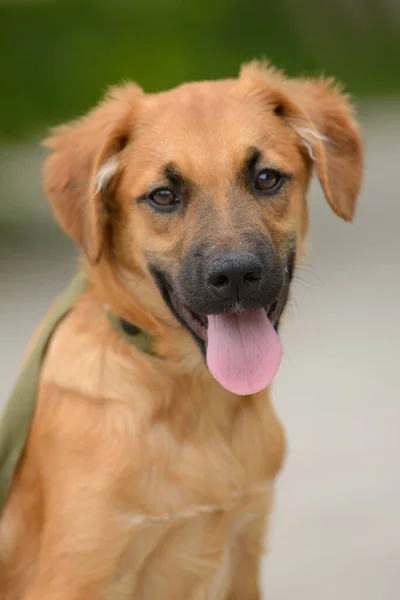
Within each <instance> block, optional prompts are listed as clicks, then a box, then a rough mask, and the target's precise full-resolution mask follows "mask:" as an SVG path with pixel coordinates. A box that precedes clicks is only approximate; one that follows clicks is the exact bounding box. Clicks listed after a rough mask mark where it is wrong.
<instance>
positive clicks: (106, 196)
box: [44, 84, 142, 263]
mask: <svg viewBox="0 0 400 600" xmlns="http://www.w3.org/2000/svg"><path fill="white" fill-rule="evenodd" d="M141 94H142V91H141V90H140V88H138V87H136V86H135V85H133V84H129V85H126V86H122V87H120V88H114V89H112V90H111V91H110V92H109V94H108V95H107V97H106V99H105V100H104V101H103V102H102V103H101V104H100V105H99V106H97V107H96V108H95V109H93V110H92V111H91V112H89V113H88V114H87V115H86V116H84V117H82V118H81V119H78V120H76V121H73V122H72V123H69V124H67V125H63V126H61V127H59V128H57V129H55V130H54V132H53V134H52V136H51V137H50V138H48V139H47V140H45V141H44V145H45V146H47V147H49V148H51V149H52V153H51V154H50V156H49V157H48V159H47V160H46V162H45V167H44V188H45V191H46V193H47V195H48V196H49V199H50V201H51V204H52V207H53V211H54V214H55V216H56V218H57V220H58V221H59V223H60V224H61V226H62V227H63V228H64V229H65V231H66V232H67V233H68V234H69V235H70V236H71V237H72V239H73V240H74V241H75V242H77V243H78V244H79V245H80V246H81V247H82V248H83V249H84V251H85V253H86V256H87V257H88V259H89V261H90V262H92V263H96V262H97V261H98V260H99V258H100V255H101V250H102V246H103V241H104V234H105V225H106V220H107V203H108V202H109V201H110V196H111V195H112V192H113V190H114V189H115V182H116V178H117V177H118V174H119V172H120V169H121V153H122V151H123V149H124V147H125V146H126V145H127V143H128V142H129V136H130V134H131V132H132V128H133V123H134V119H135V115H136V113H137V109H138V104H139V101H140V96H141Z"/></svg>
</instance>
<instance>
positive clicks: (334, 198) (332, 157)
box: [284, 79, 364, 221]
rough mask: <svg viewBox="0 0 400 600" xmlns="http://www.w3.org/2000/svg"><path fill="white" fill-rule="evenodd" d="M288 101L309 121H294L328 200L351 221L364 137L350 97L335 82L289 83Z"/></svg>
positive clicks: (337, 211) (293, 124) (358, 186)
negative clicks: (362, 137)
mask: <svg viewBox="0 0 400 600" xmlns="http://www.w3.org/2000/svg"><path fill="white" fill-rule="evenodd" d="M284 88H285V91H286V93H287V95H288V97H289V98H290V99H291V101H293V102H294V103H295V104H296V105H297V106H299V107H300V109H301V111H302V112H303V113H304V114H305V119H306V121H308V124H307V122H306V121H303V123H301V119H300V121H297V122H296V120H294V121H293V122H292V126H293V128H294V129H295V130H296V131H297V133H298V134H299V135H300V137H301V138H302V139H303V141H304V143H305V144H306V145H307V147H308V150H309V152H310V154H311V156H312V158H313V159H315V162H316V170H317V174H318V178H319V180H320V183H321V186H322V189H323V191H324V194H325V197H326V199H327V200H328V202H329V204H330V205H331V207H332V209H333V210H334V211H335V213H336V214H337V215H339V216H340V217H342V218H343V219H344V220H345V221H351V220H352V218H353V215H354V211H355V205H356V200H357V196H358V194H359V191H360V188H361V183H362V174H363V162H364V160H363V147H362V140H361V135H360V132H359V128H358V125H357V122H356V120H355V116H354V112H353V109H352V106H351V104H350V102H349V99H348V96H346V95H344V94H343V93H341V90H340V88H339V86H338V85H337V84H335V82H334V81H333V80H332V79H327V80H322V79H321V80H307V79H304V80H302V79H298V80H296V79H294V80H286V82H285V83H284Z"/></svg>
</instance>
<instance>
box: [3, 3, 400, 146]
mask: <svg viewBox="0 0 400 600" xmlns="http://www.w3.org/2000/svg"><path fill="white" fill-rule="evenodd" d="M399 16H400V3H399V2H398V0H336V1H335V2H333V1H324V0H302V1H299V0H279V1H274V2H273V1H269V0H248V1H243V0H214V1H213V2H207V1H204V0H189V1H186V2H184V1H183V0H73V1H70V2H63V1H61V0H60V1H50V0H48V1H42V2H35V1H30V2H23V1H14V2H10V1H9V2H4V1H3V2H0V56H1V64H0V89H1V94H0V132H1V136H2V137H3V139H7V140H15V139H22V138H27V137H29V136H30V135H32V134H36V133H40V132H41V131H42V129H43V128H45V127H46V126H47V125H49V124H50V123H55V122H58V121H61V120H64V119H68V118H70V117H73V116H74V115H76V114H79V113H81V112H83V111H85V110H86V109H87V108H88V107H89V106H90V105H92V104H93V103H94V102H96V100H97V99H98V97H99V95H100V93H101V92H102V90H104V88H105V87H106V86H107V85H109V84H111V83H118V82H120V81H122V80H124V79H134V80H137V81H138V82H139V83H140V84H141V85H142V86H144V88H145V89H146V90H148V91H157V90H160V89H163V88H166V87H170V86H173V85H176V84H178V83H180V82H182V81H187V80H192V79H203V78H217V77H227V76H231V75H235V74H236V73H237V71H238V65H239V64H240V63H241V62H242V61H245V60H248V59H251V58H253V57H259V56H263V55H267V56H268V57H270V58H271V60H272V61H273V62H274V63H275V64H276V65H278V66H280V67H284V68H285V69H287V71H288V73H290V74H292V75H294V74H296V73H301V72H304V71H305V72H308V73H320V72H323V71H325V72H326V73H329V74H334V75H336V76H337V77H339V78H340V79H342V80H343V81H344V82H345V83H346V84H347V86H348V88H349V89H350V90H351V92H352V93H354V94H356V95H358V96H365V95H368V96H371V95H387V94H395V93H398V92H400V77H399V65H400V42H399V37H400V27H399V18H398V17H399Z"/></svg>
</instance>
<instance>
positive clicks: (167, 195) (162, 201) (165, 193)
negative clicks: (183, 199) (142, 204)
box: [149, 188, 179, 210]
mask: <svg viewBox="0 0 400 600" xmlns="http://www.w3.org/2000/svg"><path fill="white" fill-rule="evenodd" d="M149 198H150V203H151V204H152V205H153V206H154V208H157V209H162V210H163V209H164V210H165V209H167V210H168V209H171V208H173V207H175V206H177V205H178V204H179V199H178V197H177V196H176V194H174V192H172V191H171V190H170V189H168V188H159V189H158V190H155V191H154V192H152V193H151V194H150V195H149Z"/></svg>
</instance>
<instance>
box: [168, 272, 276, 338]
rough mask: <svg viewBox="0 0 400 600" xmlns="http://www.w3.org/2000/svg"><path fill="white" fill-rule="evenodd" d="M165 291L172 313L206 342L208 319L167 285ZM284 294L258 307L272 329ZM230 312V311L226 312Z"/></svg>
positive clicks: (238, 311)
mask: <svg viewBox="0 0 400 600" xmlns="http://www.w3.org/2000/svg"><path fill="white" fill-rule="evenodd" d="M165 291H166V293H167V295H168V297H169V300H170V303H171V305H172V307H173V309H174V311H175V312H176V313H177V314H178V316H179V317H180V318H181V319H182V320H184V322H185V323H186V325H187V326H188V327H189V329H190V330H191V331H192V332H193V333H194V334H195V335H196V336H197V337H198V338H199V339H200V340H201V341H203V342H205V343H206V342H207V328H208V317H207V316H206V315H203V314H200V313H198V312H196V311H194V310H193V309H192V308H190V307H189V306H188V305H187V304H185V303H184V301H183V299H182V297H181V295H180V294H179V293H178V292H177V291H176V290H175V289H174V288H173V287H172V286H171V285H170V284H168V283H166V284H165ZM284 297H285V294H284V293H281V294H280V296H279V298H278V299H277V300H275V301H274V302H273V303H272V304H271V306H269V307H267V308H266V307H262V306H261V307H260V308H264V310H265V312H266V314H267V317H268V319H269V320H270V321H271V323H272V325H273V326H274V327H276V326H277V323H278V320H279V317H280V315H281V312H282V310H283V307H284V304H285V300H284ZM226 312H230V311H226ZM234 312H237V313H240V312H242V311H241V310H240V309H238V310H237V311H234Z"/></svg>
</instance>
